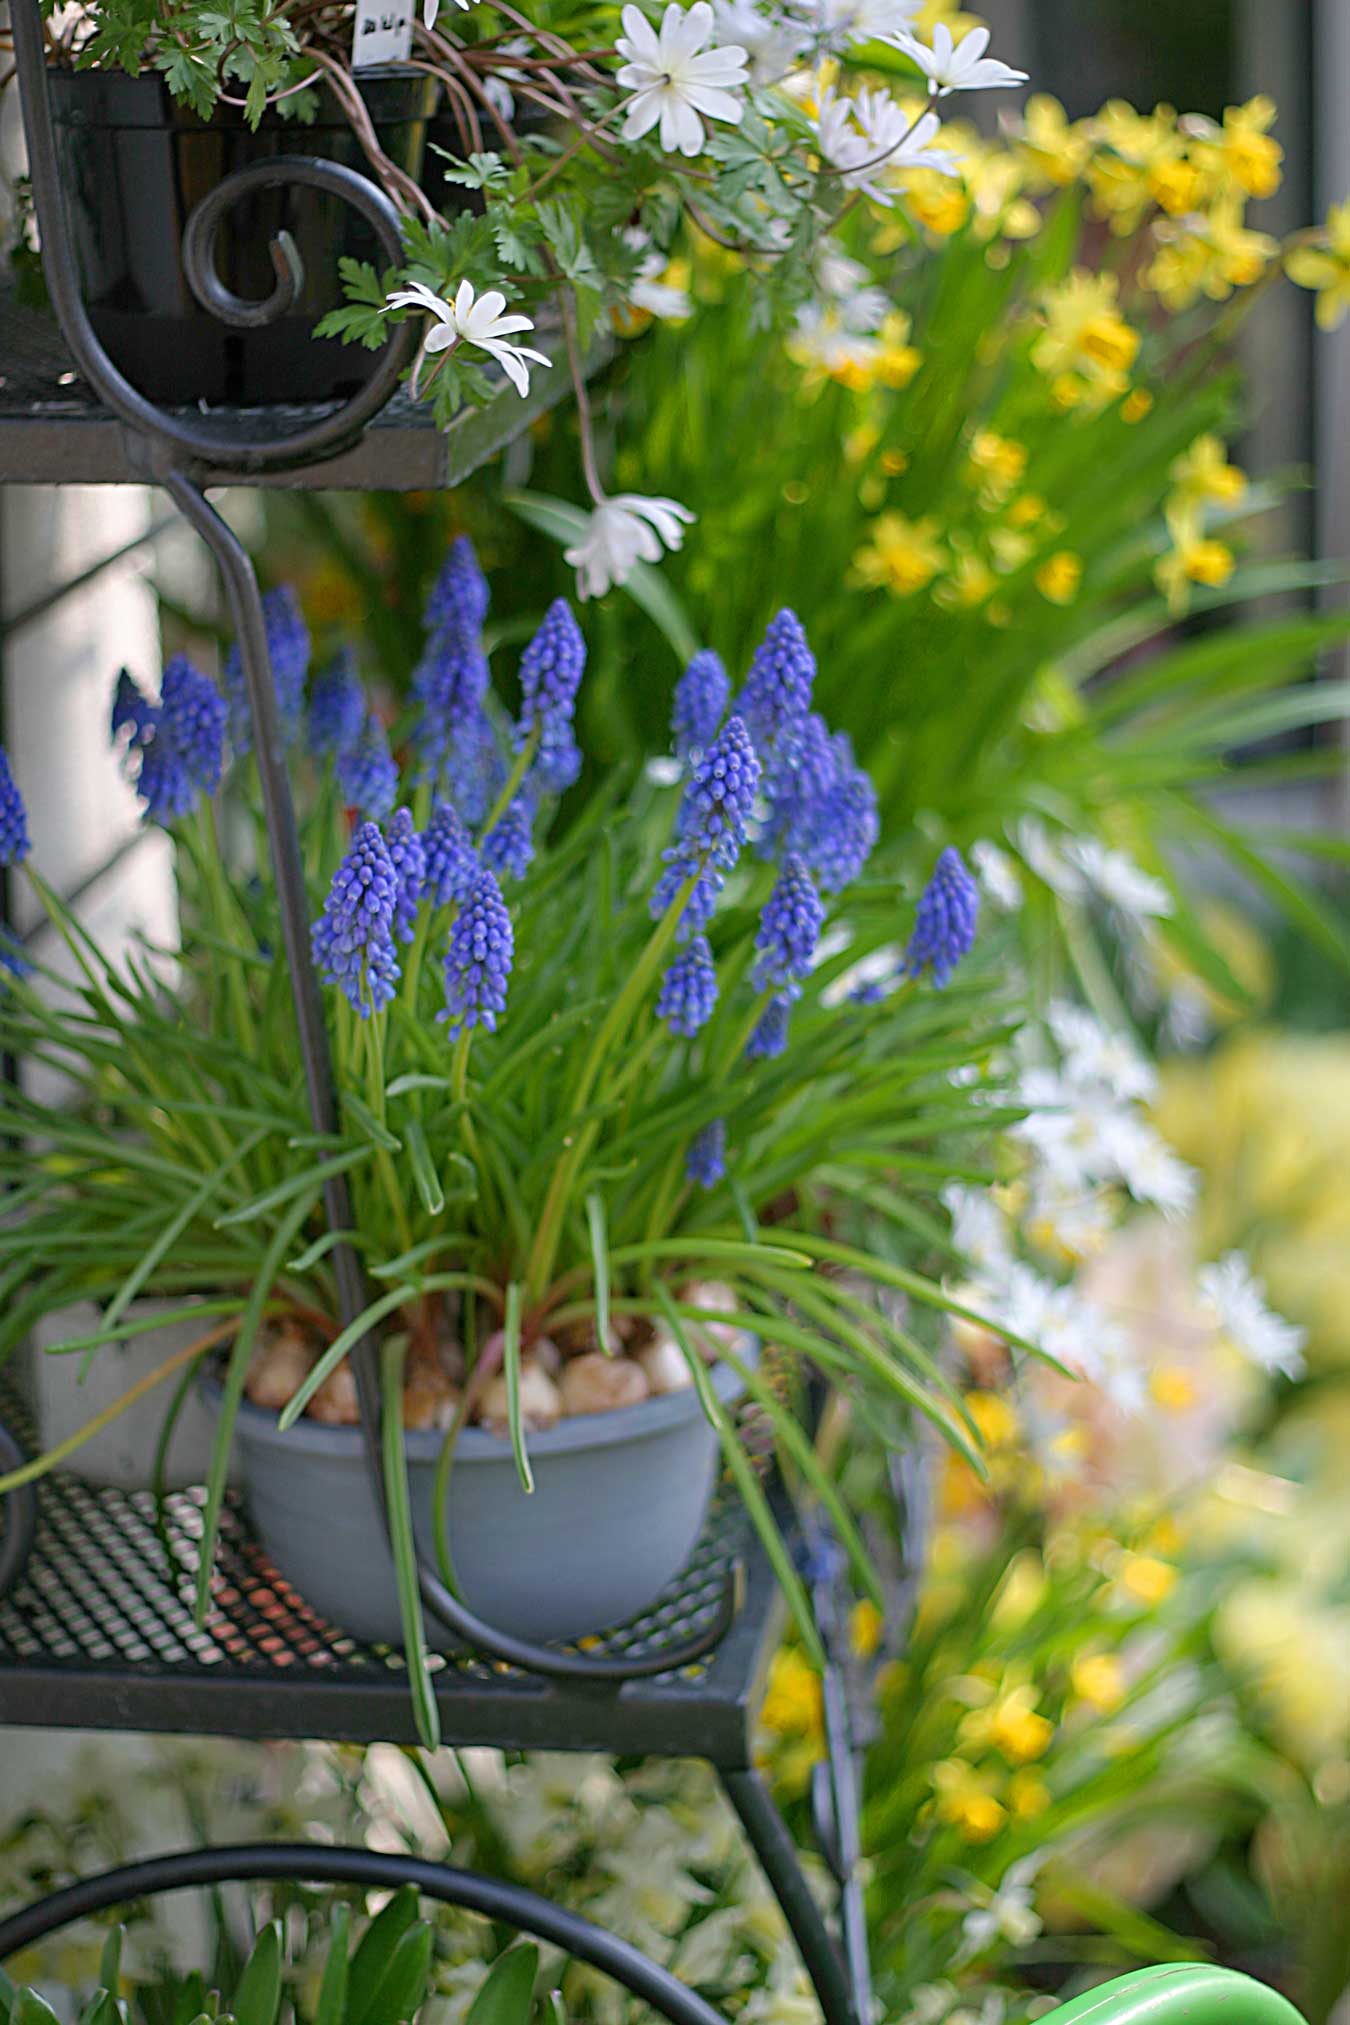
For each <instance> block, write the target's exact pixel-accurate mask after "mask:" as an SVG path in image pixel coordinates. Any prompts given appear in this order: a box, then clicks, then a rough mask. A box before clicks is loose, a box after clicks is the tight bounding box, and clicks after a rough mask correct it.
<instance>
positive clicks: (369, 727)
mask: <svg viewBox="0 0 1350 2025" xmlns="http://www.w3.org/2000/svg"><path fill="white" fill-rule="evenodd" d="M334 770H335V772H336V774H337V783H338V787H339V788H340V789H341V791H342V795H343V798H344V799H345V801H346V802H347V803H348V805H349V806H350V807H351V808H354V809H355V810H356V811H357V812H358V814H360V815H362V816H365V817H367V818H368V819H369V820H370V821H372V822H377V823H379V822H383V821H384V818H385V817H386V816H387V815H388V814H389V811H390V810H391V809H392V808H393V806H394V802H395V799H396V798H397V795H398V768H397V766H396V765H395V764H394V759H393V755H392V754H391V752H390V750H389V739H388V736H387V735H386V733H385V728H384V726H383V725H382V724H381V722H380V720H379V718H378V717H377V716H376V714H375V712H374V711H373V710H368V711H367V712H366V718H365V722H364V724H363V725H362V726H361V729H360V731H359V732H358V733H357V735H356V737H355V738H354V739H353V740H352V742H351V744H350V745H349V746H348V747H347V749H346V751H345V752H340V753H339V754H338V756H337V766H336V768H335V769H334Z"/></svg>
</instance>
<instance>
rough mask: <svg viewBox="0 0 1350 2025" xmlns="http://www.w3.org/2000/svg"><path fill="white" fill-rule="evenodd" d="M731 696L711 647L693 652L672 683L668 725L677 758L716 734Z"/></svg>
mask: <svg viewBox="0 0 1350 2025" xmlns="http://www.w3.org/2000/svg"><path fill="white" fill-rule="evenodd" d="M730 697H731V680H730V678H729V676H728V675H727V671H726V669H725V668H724V667H723V666H722V662H721V659H720V657H719V656H718V655H716V654H714V653H713V651H712V649H711V647H705V648H704V649H703V650H702V652H701V653H698V654H695V656H694V658H693V660H692V661H691V662H690V663H689V666H688V667H687V668H686V669H685V671H684V673H683V675H681V677H680V679H679V681H678V682H677V683H676V684H675V703H674V708H673V709H672V711H671V719H670V728H671V732H672V734H673V736H674V743H675V755H676V758H677V759H681V760H684V761H686V762H687V761H688V760H689V759H690V758H691V757H692V756H693V754H694V753H696V752H702V750H703V748H704V746H705V745H709V744H711V742H712V740H713V739H714V738H716V736H717V727H718V725H719V724H720V723H721V722H722V714H723V712H724V711H725V709H726V707H727V704H728V702H729V700H730Z"/></svg>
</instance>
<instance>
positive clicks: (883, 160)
mask: <svg viewBox="0 0 1350 2025" xmlns="http://www.w3.org/2000/svg"><path fill="white" fill-rule="evenodd" d="M941 126H942V122H941V120H939V118H938V116H937V114H936V113H932V112H928V113H925V114H924V115H923V117H922V118H921V119H919V120H916V121H914V122H911V121H910V119H909V116H908V114H907V113H906V112H905V109H904V107H903V106H901V105H899V104H897V103H896V101H895V100H894V99H893V98H892V97H891V95H890V93H889V92H886V91H860V92H859V93H858V96H857V98H856V99H851V98H837V97H836V96H835V94H834V91H833V89H832V88H831V87H828V86H827V87H826V89H825V91H824V92H823V93H822V94H821V100H820V111H819V113H818V115H817V119H816V132H817V136H818V139H819V142H820V152H821V154H822V155H823V156H824V157H825V159H826V161H827V162H829V163H830V164H831V166H832V167H834V168H835V169H837V170H838V171H839V172H840V176H841V180H842V181H843V182H844V183H846V184H847V185H848V186H849V188H850V189H856V190H861V191H863V193H864V194H865V195H866V196H868V197H871V198H872V200H873V202H874V203H877V204H889V203H890V202H891V199H892V197H893V195H894V192H893V191H892V190H891V189H888V188H887V184H888V183H889V182H891V181H893V180H894V179H895V178H896V177H897V176H898V175H899V174H901V173H902V172H903V171H905V170H907V169H936V170H937V171H938V172H939V174H941V175H944V176H955V175H957V174H958V173H959V171H958V167H957V161H956V157H955V156H954V155H952V154H950V153H948V152H947V151H946V150H945V149H938V148H932V147H930V146H929V142H930V141H931V140H932V139H933V137H934V135H935V134H937V133H938V132H940V130H941Z"/></svg>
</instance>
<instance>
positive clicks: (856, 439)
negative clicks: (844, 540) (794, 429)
mask: <svg viewBox="0 0 1350 2025" xmlns="http://www.w3.org/2000/svg"><path fill="white" fill-rule="evenodd" d="M878 441H879V432H878V430H877V429H876V428H875V426H871V425H865V426H864V427H862V428H860V429H858V430H856V431H854V433H853V434H852V435H851V436H850V437H849V439H848V441H847V443H846V446H845V449H846V454H847V455H848V457H849V460H850V462H852V463H855V464H858V463H864V462H866V461H867V460H868V459H870V458H871V457H872V454H873V452H874V451H875V449H876V447H877V443H878ZM905 464H906V460H905V458H904V456H903V454H902V453H899V452H896V451H892V450H887V451H886V452H884V453H883V455H882V457H881V458H880V460H879V463H878V467H877V468H874V469H872V470H871V471H869V473H868V475H867V476H866V477H865V478H864V479H863V481H862V484H861V486H860V488H859V490H860V495H861V497H862V500H863V503H864V505H866V506H869V507H872V506H877V505H880V503H881V501H882V500H883V499H884V496H885V490H886V480H887V479H888V478H893V477H897V476H898V475H899V474H900V473H901V472H903V471H904V469H905ZM1027 464H1028V453H1027V449H1026V446H1025V444H1023V443H1019V442H1018V441H1017V440H1016V439H1015V438H1014V437H1011V436H1004V435H1001V434H999V432H998V431H997V430H994V429H988V428H980V427H977V428H976V429H975V430H974V431H973V433H972V434H971V436H970V437H969V439H968V443H967V448H966V461H965V466H964V477H965V480H966V483H967V484H968V485H969V486H970V488H971V490H972V491H973V493H974V495H975V503H976V506H977V507H978V509H979V512H980V514H981V515H982V516H985V519H984V521H983V523H982V524H980V525H977V526H976V528H975V529H974V530H973V531H972V529H970V528H968V527H955V526H954V527H947V528H944V527H943V526H942V525H941V524H940V522H939V521H938V520H937V519H936V518H935V517H934V516H933V515H931V514H925V515H923V516H921V517H920V518H918V519H911V518H910V516H909V515H907V514H905V513H901V512H899V511H897V510H894V509H890V510H887V511H885V512H881V513H878V514H877V516H876V518H875V519H874V520H873V521H872V522H871V525H870V529H869V539H868V540H867V541H866V542H865V543H864V544H863V545H862V546H861V547H860V548H859V549H858V551H857V553H856V554H855V556H854V559H853V566H854V581H855V582H856V583H858V584H860V585H862V586H863V587H865V588H867V589H871V590H885V591H889V592H890V594H891V596H892V597H896V598H908V597H913V596H914V595H915V594H916V593H917V592H919V591H925V590H928V589H929V588H930V586H931V587H932V596H933V601H934V603H935V604H937V605H939V606H941V608H942V609H943V610H944V611H974V610H977V609H978V610H983V612H984V615H985V617H986V618H987V619H988V621H989V623H990V624H991V625H996V626H1001V625H1007V624H1008V623H1010V619H1011V613H1010V611H1009V609H1008V607H1007V605H1006V604H1005V603H1004V602H1003V600H1002V599H1001V598H1000V597H999V595H998V593H999V590H1000V588H1001V585H1002V582H1003V580H1004V579H1005V578H1007V577H1010V576H1013V575H1015V574H1016V573H1017V572H1018V571H1019V570H1023V569H1025V568H1027V567H1028V565H1029V564H1031V563H1032V562H1033V561H1035V560H1036V559H1037V557H1039V558H1040V560H1039V562H1038V563H1037V567H1036V570H1035V575H1034V581H1035V585H1036V588H1037V590H1038V591H1039V592H1040V594H1041V596H1042V597H1043V598H1045V599H1046V601H1047V602H1048V603H1050V604H1052V605H1070V604H1072V603H1073V601H1074V599H1075V598H1076V597H1077V596H1078V592H1079V589H1080V586H1081V584H1082V580H1083V561H1082V558H1081V556H1079V555H1078V554H1076V553H1075V552H1074V550H1072V549H1068V548H1055V547H1053V546H1052V544H1053V542H1054V540H1055V537H1056V536H1057V535H1058V534H1059V533H1060V531H1061V529H1062V527H1063V521H1062V519H1061V517H1060V516H1058V515H1056V514H1052V513H1051V511H1050V509H1049V507H1048V506H1047V504H1046V502H1045V500H1044V499H1043V498H1042V497H1041V495H1040V494H1039V493H1037V492H1033V491H1026V490H1019V487H1020V486H1021V481H1022V479H1023V478H1024V477H1025V476H1026V471H1027Z"/></svg>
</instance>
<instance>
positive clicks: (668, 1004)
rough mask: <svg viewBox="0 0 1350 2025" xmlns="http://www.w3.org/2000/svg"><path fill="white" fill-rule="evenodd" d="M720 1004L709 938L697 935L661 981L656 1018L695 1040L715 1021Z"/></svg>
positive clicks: (685, 1036)
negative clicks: (699, 1033) (711, 1020)
mask: <svg viewBox="0 0 1350 2025" xmlns="http://www.w3.org/2000/svg"><path fill="white" fill-rule="evenodd" d="M716 1004H717V972H716V970H715V969H714V968H713V959H712V950H711V949H710V948H709V947H708V938H707V936H706V935H696V936H695V937H694V939H693V941H692V942H690V943H689V944H688V945H687V947H685V948H684V949H682V950H681V951H680V953H679V955H678V956H677V957H676V958H675V961H674V962H673V963H672V964H671V966H670V968H669V970H668V971H667V972H666V974H665V976H664V977H663V978H662V980H661V990H660V993H659V995H658V997H657V1001H656V1017H657V1018H658V1019H659V1020H665V1021H666V1023H667V1025H668V1026H669V1028H670V1031H671V1032H672V1033H673V1034H682V1035H683V1036H684V1038H685V1039H686V1040H692V1039H693V1038H694V1035H695V1034H696V1033H698V1032H699V1030H700V1028H702V1027H705V1026H706V1025H707V1024H708V1021H709V1020H710V1019H711V1018H712V1011H713V1007H714V1006H715V1005H716Z"/></svg>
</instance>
